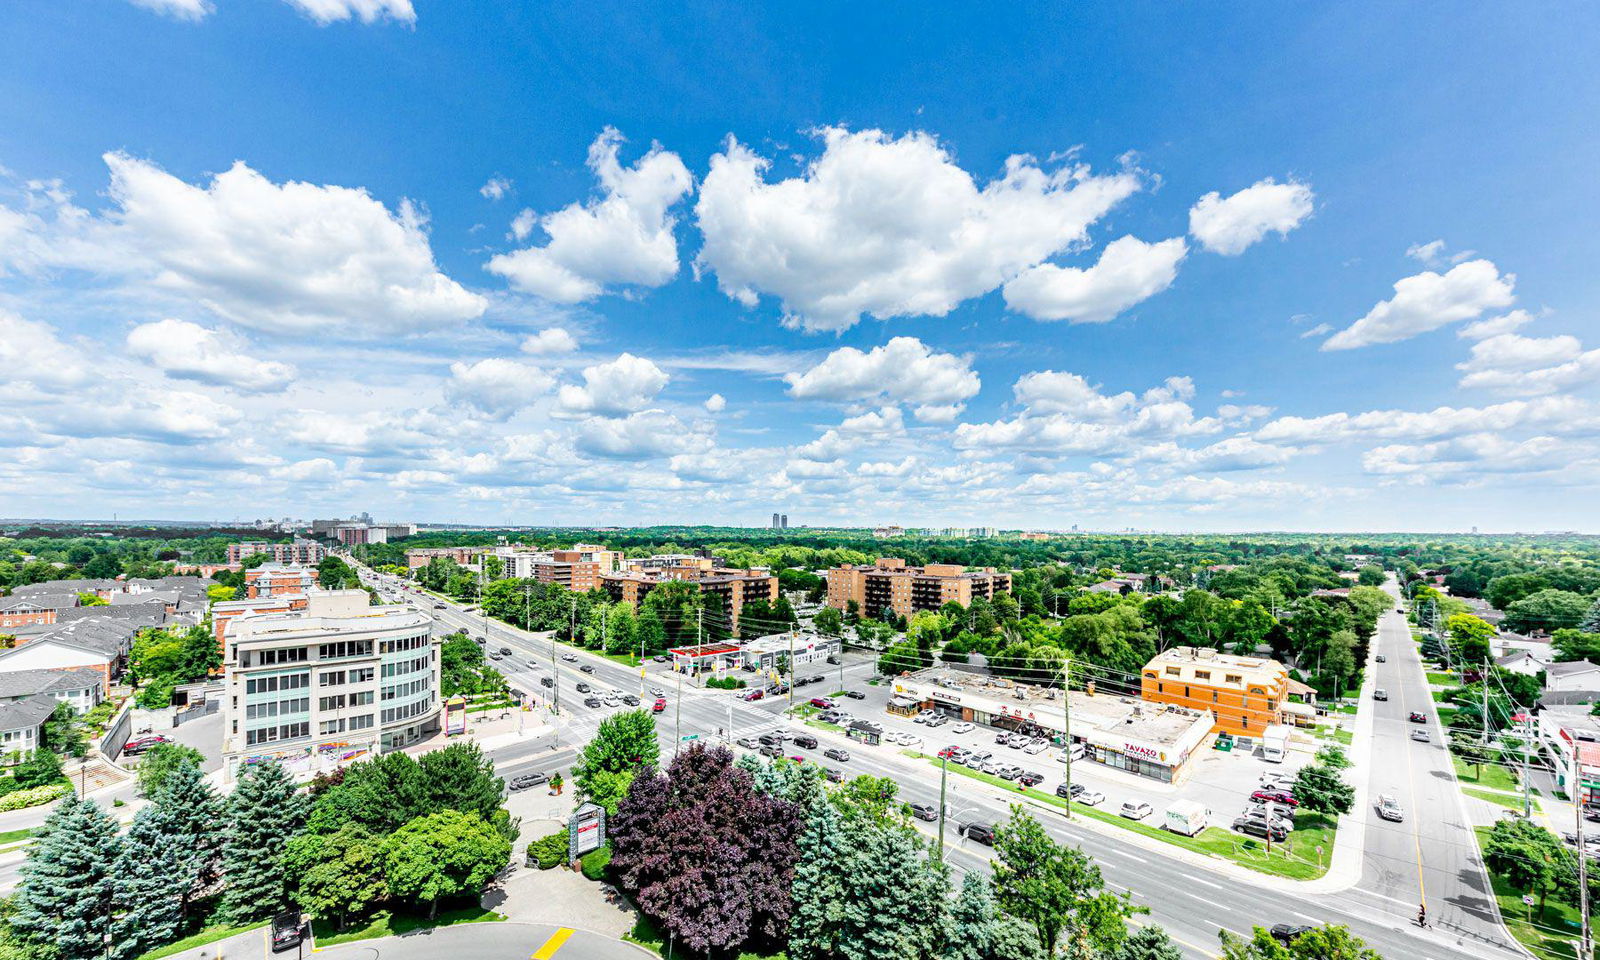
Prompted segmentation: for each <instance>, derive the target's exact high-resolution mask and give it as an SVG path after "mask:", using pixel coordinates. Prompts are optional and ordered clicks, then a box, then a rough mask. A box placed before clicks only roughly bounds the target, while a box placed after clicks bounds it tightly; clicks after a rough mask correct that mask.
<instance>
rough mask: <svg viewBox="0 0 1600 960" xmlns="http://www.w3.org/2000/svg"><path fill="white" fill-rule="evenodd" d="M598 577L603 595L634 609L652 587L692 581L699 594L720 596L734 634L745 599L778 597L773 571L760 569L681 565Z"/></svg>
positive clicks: (765, 625) (767, 599)
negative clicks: (685, 568) (688, 567)
mask: <svg viewBox="0 0 1600 960" xmlns="http://www.w3.org/2000/svg"><path fill="white" fill-rule="evenodd" d="M600 580H601V585H602V586H603V587H604V588H605V591H606V595H607V596H608V597H609V598H610V599H611V601H612V602H613V603H619V602H620V603H626V604H628V605H629V606H632V607H635V608H637V607H638V606H639V601H641V600H643V599H644V598H645V596H646V595H648V594H649V593H650V591H651V590H654V589H655V588H656V587H658V586H660V585H661V584H663V583H669V582H671V581H673V580H682V581H685V582H688V583H693V584H694V585H695V586H696V587H698V588H699V590H700V592H701V593H702V594H706V595H713V596H717V597H720V598H721V599H722V608H723V609H724V610H726V611H727V613H728V619H729V621H730V624H731V629H732V631H733V633H734V634H735V635H736V636H737V635H738V634H739V616H740V614H741V613H742V612H743V610H744V605H745V604H746V603H747V602H750V601H753V600H765V601H766V602H767V603H776V602H777V600H778V578H777V577H776V576H774V575H773V573H772V571H770V570H764V569H760V568H757V569H752V570H736V569H725V568H712V569H706V570H702V569H700V568H698V567H695V568H692V569H689V570H684V569H683V568H670V569H651V570H629V571H625V572H622V573H610V574H606V575H604V576H602V577H601V578H600ZM767 626H768V625H767V624H760V625H759V629H761V630H764V629H766V628H767Z"/></svg>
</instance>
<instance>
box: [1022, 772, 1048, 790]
mask: <svg viewBox="0 0 1600 960" xmlns="http://www.w3.org/2000/svg"><path fill="white" fill-rule="evenodd" d="M1017 782H1018V783H1020V784H1022V785H1023V786H1024V787H1036V786H1038V785H1039V784H1041V783H1044V774H1042V773H1039V772H1038V771H1035V770H1024V771H1022V772H1021V773H1020V774H1018V775H1017Z"/></svg>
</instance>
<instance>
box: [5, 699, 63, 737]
mask: <svg viewBox="0 0 1600 960" xmlns="http://www.w3.org/2000/svg"><path fill="white" fill-rule="evenodd" d="M55 712H56V699H55V698H54V697H29V698H28V699H26V700H15V701H13V702H11V703H6V704H0V730H24V729H26V728H28V727H36V726H38V725H39V724H41V723H43V722H45V720H46V719H48V718H49V716H50V714H52V713H55Z"/></svg>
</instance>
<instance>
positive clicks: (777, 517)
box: [772, 513, 783, 530]
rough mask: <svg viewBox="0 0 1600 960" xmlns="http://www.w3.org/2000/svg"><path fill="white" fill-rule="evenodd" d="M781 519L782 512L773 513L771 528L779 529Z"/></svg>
mask: <svg viewBox="0 0 1600 960" xmlns="http://www.w3.org/2000/svg"><path fill="white" fill-rule="evenodd" d="M782 519H783V514H781V513H774V514H773V515H772V529H774V530H777V529H780V527H779V524H780V522H781V521H782Z"/></svg>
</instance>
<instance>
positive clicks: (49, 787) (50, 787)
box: [0, 783, 72, 813]
mask: <svg viewBox="0 0 1600 960" xmlns="http://www.w3.org/2000/svg"><path fill="white" fill-rule="evenodd" d="M71 792H72V786H71V785H70V784H66V783H51V784H46V785H45V786H42V787H34V788H32V789H30V790H18V791H16V792H14V793H8V794H6V795H5V796H3V797H0V813H4V812H6V811H8V810H21V809H22V808H23V807H36V806H38V805H39V804H41V803H49V802H50V801H52V800H59V799H61V798H62V797H64V796H66V795H67V794H69V793H71Z"/></svg>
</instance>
